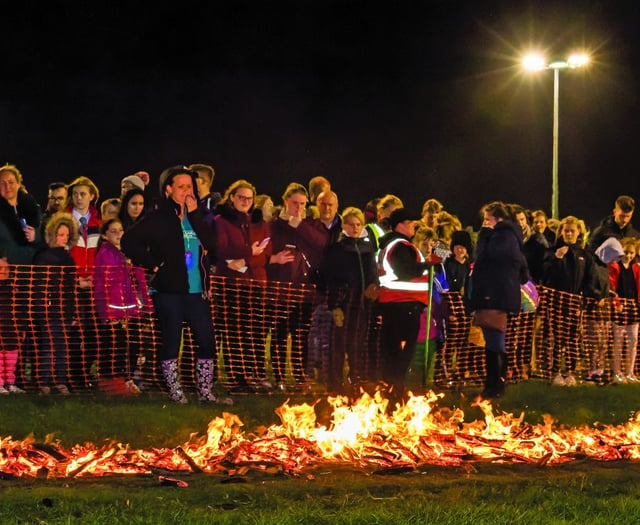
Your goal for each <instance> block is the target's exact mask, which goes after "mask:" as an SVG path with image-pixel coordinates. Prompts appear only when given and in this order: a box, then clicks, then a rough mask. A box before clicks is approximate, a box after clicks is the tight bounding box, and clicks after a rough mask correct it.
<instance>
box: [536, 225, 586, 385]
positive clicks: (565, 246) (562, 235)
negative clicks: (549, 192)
mask: <svg viewBox="0 0 640 525" xmlns="http://www.w3.org/2000/svg"><path fill="white" fill-rule="evenodd" d="M558 234H559V239H558V242H557V244H556V246H555V247H553V248H551V249H550V250H549V251H548V252H547V254H546V256H545V259H544V263H543V284H544V285H545V286H548V287H549V288H552V289H554V290H558V291H560V292H566V293H565V294H563V295H562V296H561V297H562V301H561V302H560V304H559V310H560V311H559V312H558V315H557V317H556V319H557V321H555V322H553V323H551V326H549V330H550V333H551V334H552V336H553V351H552V359H551V361H552V362H551V371H552V374H553V376H554V378H553V385H555V386H576V384H577V381H576V378H575V376H574V372H575V368H576V364H577V361H578V351H579V343H580V337H579V327H580V316H581V314H582V300H583V297H592V298H595V299H598V298H599V297H596V289H597V288H598V287H597V284H596V283H597V275H596V270H595V267H594V261H593V257H592V255H591V254H590V253H589V252H587V251H586V250H585V249H584V239H585V236H586V228H585V225H584V222H583V221H581V220H580V219H578V218H576V217H573V216H571V215H569V216H567V217H565V218H564V219H562V221H560V226H559V227H558ZM559 297H560V296H559ZM563 364H564V365H565V366H564V367H563V366H562V365H563ZM563 368H564V372H565V375H564V376H563V374H562V372H563Z"/></svg>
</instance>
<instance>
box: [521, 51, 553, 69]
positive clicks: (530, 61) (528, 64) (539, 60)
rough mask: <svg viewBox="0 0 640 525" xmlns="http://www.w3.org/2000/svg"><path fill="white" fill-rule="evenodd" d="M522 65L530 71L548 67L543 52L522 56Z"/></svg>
mask: <svg viewBox="0 0 640 525" xmlns="http://www.w3.org/2000/svg"><path fill="white" fill-rule="evenodd" d="M522 67H524V69H526V70H528V71H540V70H541V69H545V68H546V67H547V63H546V61H545V59H544V57H543V56H542V55H541V54H539V53H529V54H528V55H525V56H524V57H523V58H522Z"/></svg>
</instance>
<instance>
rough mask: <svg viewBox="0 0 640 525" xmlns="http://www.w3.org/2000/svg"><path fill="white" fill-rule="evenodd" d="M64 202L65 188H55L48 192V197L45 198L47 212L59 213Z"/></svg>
mask: <svg viewBox="0 0 640 525" xmlns="http://www.w3.org/2000/svg"><path fill="white" fill-rule="evenodd" d="M66 200H67V189H66V188H56V189H55V190H49V195H48V196H47V210H49V211H50V212H51V213H55V212H57V211H60V210H61V209H62V208H63V206H64V203H65V201H66Z"/></svg>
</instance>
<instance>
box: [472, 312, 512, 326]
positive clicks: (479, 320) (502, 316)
mask: <svg viewBox="0 0 640 525" xmlns="http://www.w3.org/2000/svg"><path fill="white" fill-rule="evenodd" d="M471 322H472V323H473V324H474V325H475V326H479V327H480V328H491V329H493V330H499V331H501V332H505V331H506V330H507V312H504V311H502V310H495V309H493V308H483V309H481V310H476V311H475V312H473V317H472V319H471Z"/></svg>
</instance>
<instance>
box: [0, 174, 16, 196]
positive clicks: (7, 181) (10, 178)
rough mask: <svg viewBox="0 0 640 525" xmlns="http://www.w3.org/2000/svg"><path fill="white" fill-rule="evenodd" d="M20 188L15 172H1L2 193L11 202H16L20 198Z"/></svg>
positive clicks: (0, 189)
mask: <svg viewBox="0 0 640 525" xmlns="http://www.w3.org/2000/svg"><path fill="white" fill-rule="evenodd" d="M18 189H19V184H18V179H16V176H15V174H14V173H12V172H10V171H3V172H2V173H0V195H2V196H3V197H4V198H5V199H6V200H7V201H9V202H15V201H16V199H17V198H18Z"/></svg>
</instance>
